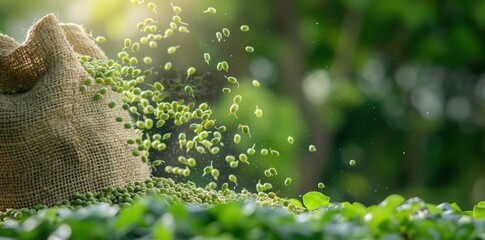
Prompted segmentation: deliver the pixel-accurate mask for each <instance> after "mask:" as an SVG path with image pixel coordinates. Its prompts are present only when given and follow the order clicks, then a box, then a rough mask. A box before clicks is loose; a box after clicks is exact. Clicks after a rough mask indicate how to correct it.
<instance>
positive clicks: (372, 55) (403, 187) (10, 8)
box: [0, 0, 485, 209]
mask: <svg viewBox="0 0 485 240" xmlns="http://www.w3.org/2000/svg"><path fill="white" fill-rule="evenodd" d="M154 2H156V3H157V5H158V7H157V11H158V14H157V15H153V13H150V12H148V11H145V10H143V9H142V8H141V7H133V6H132V5H131V4H129V1H128V0H125V1H123V0H102V1H99V0H73V1H54V0H22V1H13V0H2V1H0V32H2V33H4V34H7V35H10V36H12V37H14V38H15V39H16V40H17V41H20V42H22V41H24V39H25V35H26V34H27V31H28V28H29V26H30V25H31V24H32V23H33V22H34V21H35V20H38V19H39V18H41V17H42V16H44V15H45V14H47V13H55V14H56V15H57V16H58V17H59V20H60V21H62V22H75V23H80V24H83V25H84V26H85V27H86V28H87V29H88V30H91V31H92V32H93V35H94V36H98V35H103V36H105V37H106V38H107V40H108V41H107V42H106V43H104V44H101V47H102V48H103V49H105V51H106V52H107V54H108V55H109V56H111V57H113V58H115V56H116V53H117V52H119V51H120V50H121V49H122V44H123V43H122V41H123V39H124V38H125V37H132V38H133V39H135V38H136V37H137V35H136V34H137V33H136V31H135V30H136V24H137V23H138V22H139V21H142V20H143V19H144V18H145V17H147V16H151V17H153V18H154V19H155V20H157V21H159V23H160V25H161V26H163V28H162V27H160V28H159V29H165V28H166V27H167V24H168V21H169V19H170V18H171V16H172V15H173V13H172V9H171V6H170V1H162V0H157V1H154ZM172 3H173V4H175V5H179V6H181V7H182V9H183V11H182V13H181V16H182V20H183V21H185V22H187V23H189V24H190V25H189V29H190V31H191V33H190V37H187V36H182V35H181V34H178V35H177V36H178V37H176V38H174V39H172V40H169V41H167V42H166V43H164V44H163V45H161V46H159V47H158V48H157V50H153V51H152V52H151V54H155V55H157V54H159V56H160V59H156V60H157V61H159V62H160V64H161V65H163V62H165V61H172V62H174V63H176V68H177V69H179V70H181V71H185V69H186V68H187V67H189V66H196V67H197V69H199V70H200V71H199V72H207V73H208V75H207V77H208V78H210V77H211V76H214V77H215V76H216V74H213V75H210V73H211V72H212V73H213V72H215V69H214V67H213V66H212V68H207V65H205V63H204V62H203V58H202V54H203V53H204V52H207V51H208V52H211V54H212V58H213V59H214V60H213V62H216V61H220V60H224V59H225V60H227V61H228V62H229V63H230V65H231V74H233V75H235V76H238V77H239V78H240V79H241V80H240V81H241V83H242V87H241V88H239V89H235V88H233V90H235V91H233V94H235V93H238V94H241V95H242V96H243V98H244V100H243V103H242V105H241V109H240V111H239V113H238V116H239V120H238V121H239V122H240V123H243V124H249V125H251V127H252V130H251V131H252V135H253V137H252V138H251V139H249V140H247V141H246V142H247V144H246V145H245V144H241V145H237V146H233V148H235V150H237V151H245V149H247V147H250V146H251V145H252V143H257V148H260V147H262V146H263V147H273V148H274V149H278V150H279V151H280V152H281V156H280V158H275V159H264V158H261V157H259V158H258V157H254V158H252V160H251V165H250V166H246V167H243V168H238V171H239V172H238V173H237V174H238V176H242V175H247V176H244V179H246V180H242V179H241V178H240V181H241V182H242V185H243V186H245V187H247V188H248V189H251V190H252V189H254V184H255V183H256V182H257V180H258V179H262V180H264V181H268V180H267V179H264V178H265V177H264V176H263V174H262V173H263V170H264V169H266V168H267V167H269V166H276V167H278V169H279V175H278V177H277V178H273V179H271V180H270V181H271V182H272V183H273V185H274V186H275V187H276V188H277V189H281V190H279V191H278V193H279V194H281V195H284V196H298V195H300V194H302V193H304V192H306V191H309V190H314V189H316V185H317V183H318V182H323V183H325V185H326V188H325V189H324V193H326V194H327V195H329V196H330V197H332V200H333V201H343V200H348V201H359V202H363V203H365V204H375V203H377V202H378V201H380V200H382V199H383V198H384V197H385V196H387V195H389V194H391V193H398V194H402V195H404V196H405V197H413V196H419V197H421V198H423V199H425V200H426V201H430V202H434V203H439V202H443V201H448V202H457V203H459V204H460V205H461V206H463V207H464V208H467V209H468V208H471V207H472V206H473V204H475V203H476V202H478V201H479V200H485V74H483V73H484V67H483V64H484V63H485V52H484V51H485V46H484V43H485V14H484V13H485V2H484V1H421V0H394V1H385V0H380V1H379V0H338V1H324V0H306V1H296V0H294V1H289V0H267V1H257V0H245V1H235V0H232V1H205V0H191V1H188V0H173V1H172ZM209 6H213V7H215V8H217V10H218V13H217V14H216V15H213V16H210V17H209V16H207V14H203V13H202V11H203V10H205V9H207V7H209ZM241 24H248V25H249V26H250V28H251V30H250V31H249V32H248V33H245V34H243V33H241V32H240V31H239V30H238V29H239V26H240V25H241ZM223 27H227V28H229V29H230V30H231V33H232V34H231V37H229V38H227V39H226V40H224V41H223V42H222V43H218V42H217V40H215V32H216V31H221V29H222V28H223ZM175 44H177V45H180V46H181V48H180V53H178V54H177V55H176V56H168V55H167V54H166V47H168V46H172V45H175ZM246 45H251V46H254V47H255V48H256V51H255V53H253V54H248V53H245V52H244V46H246ZM152 56H153V55H152ZM252 79H258V80H259V81H260V82H261V83H262V85H263V86H264V87H263V88H254V87H252V86H251V84H250V83H251V80H252ZM219 81H221V82H219V83H216V84H215V85H216V86H217V87H221V85H223V82H222V80H219ZM231 96H232V95H231ZM207 100H209V101H211V102H212V103H211V104H212V108H213V109H214V111H215V112H216V113H217V117H216V118H217V119H218V120H217V121H218V123H224V124H226V125H228V127H232V128H234V129H237V124H238V123H239V122H235V121H234V118H233V117H231V116H229V115H228V114H227V112H228V110H227V109H228V106H229V105H230V102H231V101H232V97H226V98H224V97H221V96H216V97H210V98H209V99H207ZM228 104H229V105H228ZM256 105H258V106H259V107H260V108H262V109H263V110H264V117H263V119H256V118H255V117H253V116H254V115H253V112H254V110H255V106H256ZM233 125H236V126H233ZM288 135H292V136H293V137H294V138H295V144H294V145H292V146H291V147H290V145H289V144H288V143H287V140H286V139H287V136H288ZM261 143H262V144H263V145H261ZM309 144H315V145H316V146H317V149H318V151H317V152H316V153H312V154H311V153H309V152H308V145H309ZM164 157H165V158H167V160H168V159H169V158H174V156H171V155H168V156H164ZM351 159H355V160H356V162H357V164H356V165H355V166H350V165H349V160H351ZM207 161H210V159H208V160H207ZM222 170H224V169H222ZM226 170H227V169H226ZM226 170H224V171H226ZM227 171H229V170H227ZM162 175H163V174H162ZM286 176H289V177H292V178H293V180H294V184H293V185H292V186H291V187H284V186H282V182H283V181H284V179H285V178H286ZM201 181H203V180H201Z"/></svg>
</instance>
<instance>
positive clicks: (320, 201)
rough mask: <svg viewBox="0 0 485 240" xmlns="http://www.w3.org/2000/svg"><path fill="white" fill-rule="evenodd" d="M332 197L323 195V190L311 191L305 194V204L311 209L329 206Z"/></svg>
mask: <svg viewBox="0 0 485 240" xmlns="http://www.w3.org/2000/svg"><path fill="white" fill-rule="evenodd" d="M329 202H330V198H329V197H327V196H325V195H323V194H322V193H321V192H316V191H311V192H307V193H305V195H303V204H305V207H306V208H308V209H309V210H315V209H317V208H319V207H323V206H327V205H328V203H329Z"/></svg>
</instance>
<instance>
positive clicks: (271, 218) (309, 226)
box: [0, 195, 485, 239]
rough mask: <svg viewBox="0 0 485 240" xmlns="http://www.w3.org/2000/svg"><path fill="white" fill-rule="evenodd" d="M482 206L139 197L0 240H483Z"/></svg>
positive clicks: (52, 212) (45, 217) (46, 217)
mask: <svg viewBox="0 0 485 240" xmlns="http://www.w3.org/2000/svg"><path fill="white" fill-rule="evenodd" d="M307 204H314V202H312V200H310V202H308V203H307ZM483 206H485V204H484V203H483V202H482V203H481V204H479V205H477V206H476V207H475V209H474V210H473V211H462V210H461V209H460V208H459V207H458V206H457V205H456V204H448V203H442V204H439V205H433V204H429V203H426V202H424V201H423V200H421V199H419V198H411V199H408V200H405V199H404V198H403V197H402V196H399V195H391V196H389V197H387V198H386V199H385V200H384V201H382V202H381V203H379V204H378V205H372V206H369V207H365V206H363V205H362V204H360V203H349V202H342V203H329V204H326V205H325V206H320V207H319V208H317V209H316V210H313V211H307V212H302V213H299V214H295V213H292V212H290V211H288V209H286V208H284V207H281V206H261V204H259V203H257V199H256V198H253V197H249V198H248V199H246V200H240V201H232V202H228V203H223V204H218V205H215V206H210V207H207V206H206V207H204V206H201V205H200V204H184V203H181V202H173V203H172V204H168V203H167V199H166V198H165V197H160V196H156V195H153V196H145V197H142V198H140V199H138V200H135V201H134V202H133V205H132V206H127V207H121V208H120V207H119V206H118V205H109V204H108V203H101V204H96V205H92V206H88V207H84V208H81V209H79V210H70V209H68V208H65V207H58V208H50V209H43V210H41V211H39V212H38V214H35V215H33V216H31V217H29V218H26V219H24V220H22V221H20V222H19V221H14V220H7V221H5V222H3V223H2V225H1V228H0V236H2V237H7V238H12V239H13V238H15V239H47V238H49V239H485V222H484V220H485V216H484V211H485V208H484V207H483Z"/></svg>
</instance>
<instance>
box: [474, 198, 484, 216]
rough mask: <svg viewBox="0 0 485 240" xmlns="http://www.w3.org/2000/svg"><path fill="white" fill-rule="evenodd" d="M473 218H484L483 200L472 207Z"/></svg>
mask: <svg viewBox="0 0 485 240" xmlns="http://www.w3.org/2000/svg"><path fill="white" fill-rule="evenodd" d="M473 218H475V219H485V201H481V202H479V203H478V204H477V205H475V207H473Z"/></svg>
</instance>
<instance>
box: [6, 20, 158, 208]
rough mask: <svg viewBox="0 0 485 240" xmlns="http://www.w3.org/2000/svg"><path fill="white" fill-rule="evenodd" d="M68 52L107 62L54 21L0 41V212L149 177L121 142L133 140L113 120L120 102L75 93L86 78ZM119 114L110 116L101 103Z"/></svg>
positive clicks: (79, 31) (88, 41) (87, 41)
mask: <svg viewBox="0 0 485 240" xmlns="http://www.w3.org/2000/svg"><path fill="white" fill-rule="evenodd" d="M75 51H78V52H79V53H82V54H86V55H90V56H92V57H94V58H98V59H104V58H106V56H105V55H104V53H103V52H102V51H101V50H100V49H99V48H98V47H97V45H96V44H95V43H94V42H93V40H92V38H91V37H90V36H89V35H88V34H86V32H85V31H84V29H83V28H82V27H80V26H77V25H73V24H67V25H62V26H61V25H60V24H59V23H58V22H57V19H56V17H55V16H53V15H48V16H46V17H44V18H43V19H41V20H40V21H38V22H37V23H36V24H35V25H34V26H33V27H32V28H31V29H30V31H29V34H28V37H27V40H26V41H25V42H24V43H23V44H19V43H17V42H16V41H14V40H13V39H11V38H9V37H7V36H5V35H1V34H0V89H15V88H17V87H18V86H23V87H27V89H29V90H28V91H26V92H24V93H19V94H13V95H7V94H0V210H1V209H5V208H21V207H33V206H35V205H36V204H37V203H44V204H53V203H55V202H56V201H59V200H63V199H68V198H69V197H70V196H72V195H73V193H75V192H80V193H85V192H88V191H90V192H95V191H99V190H101V189H103V188H106V187H108V186H125V185H128V184H129V183H132V182H134V181H142V180H145V179H147V178H148V177H149V175H150V170H149V167H148V166H147V165H146V164H143V163H142V162H141V160H140V159H139V158H135V157H133V155H132V153H131V152H132V150H133V149H132V147H131V146H129V145H127V143H126V140H127V139H129V138H136V137H137V136H136V133H135V132H134V131H130V130H126V129H124V128H123V124H122V123H118V122H116V121H115V118H116V117H123V119H126V120H129V119H131V118H130V116H129V114H128V113H127V112H126V111H124V110H122V109H121V107H119V106H121V104H122V101H121V96H120V95H119V94H116V93H114V92H111V91H108V93H107V94H106V97H105V98H104V99H103V100H101V101H95V100H94V99H93V95H94V93H95V92H96V91H97V90H98V89H99V87H93V86H92V87H89V92H88V93H86V94H82V93H81V92H80V91H79V88H80V86H81V84H82V83H83V82H84V81H85V80H86V79H88V78H90V76H89V74H88V73H87V72H86V71H85V70H84V69H83V67H82V66H81V65H80V63H79V62H78V60H77V58H76V55H75ZM110 101H115V102H117V103H118V107H116V108H114V109H109V108H108V107H107V104H108V102H110Z"/></svg>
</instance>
